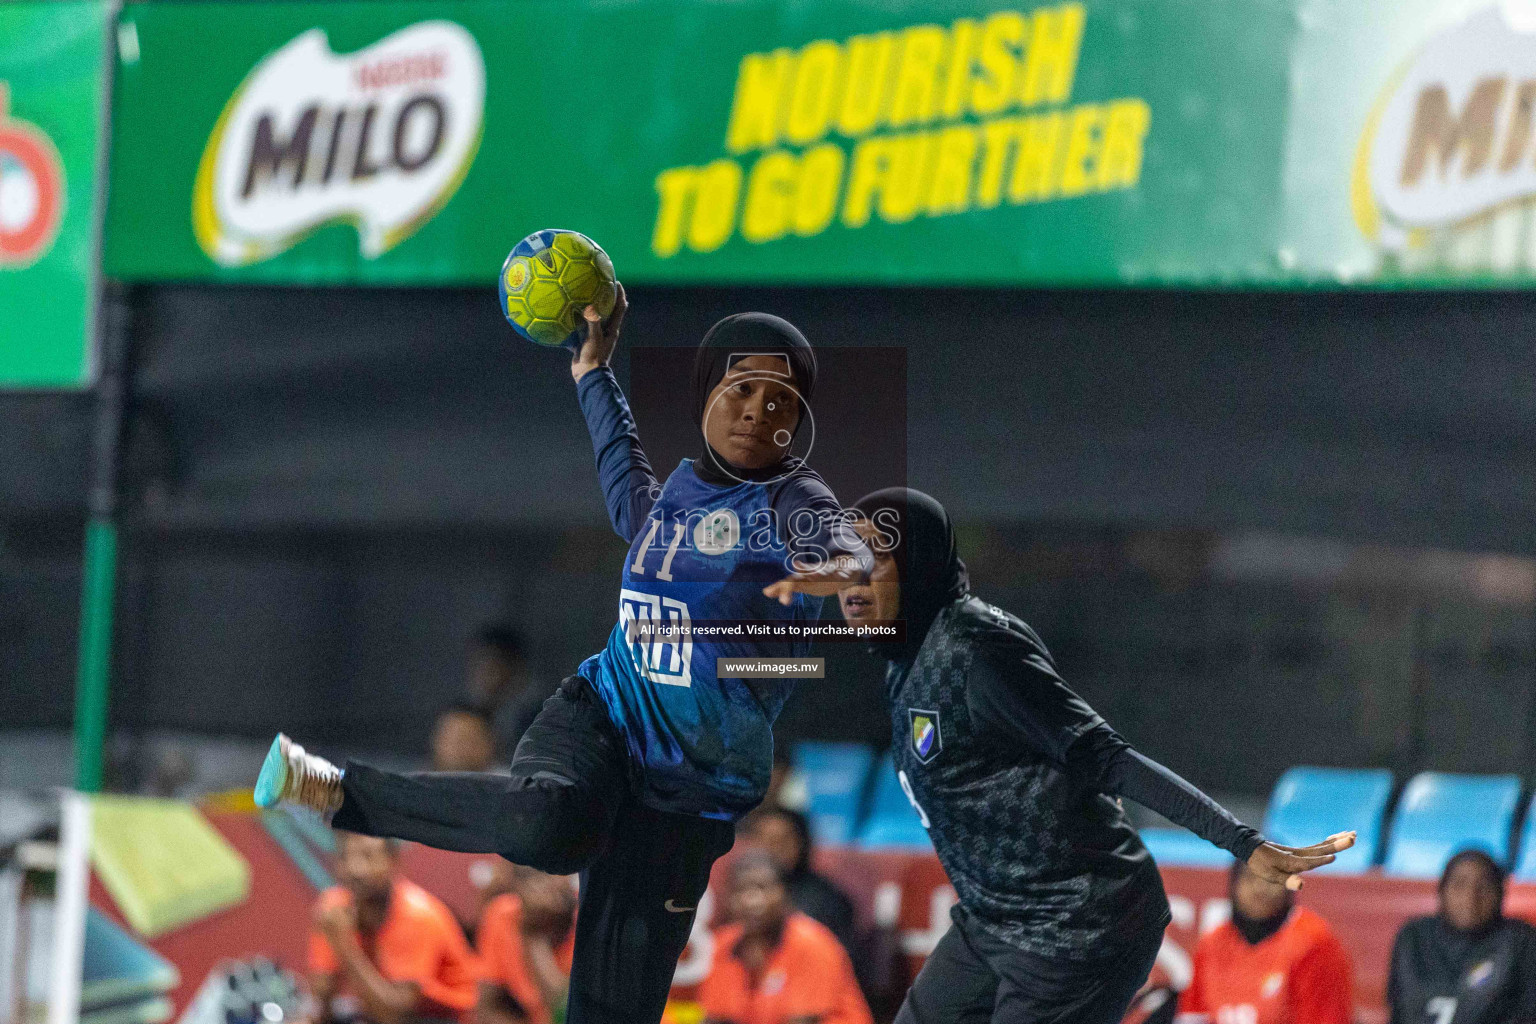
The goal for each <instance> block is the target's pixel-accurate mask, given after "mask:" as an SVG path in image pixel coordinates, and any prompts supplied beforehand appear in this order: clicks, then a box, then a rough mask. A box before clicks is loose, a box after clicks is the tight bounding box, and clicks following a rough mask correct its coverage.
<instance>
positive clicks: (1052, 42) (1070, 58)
mask: <svg viewBox="0 0 1536 1024" xmlns="http://www.w3.org/2000/svg"><path fill="white" fill-rule="evenodd" d="M1087 18H1088V12H1087V11H1085V10H1084V9H1083V5H1082V4H1062V5H1061V6H1060V7H1055V8H1052V7H1043V8H1041V9H1040V10H1038V11H1036V12H1035V14H1034V18H1033V19H1032V21H1031V24H1030V32H1029V52H1028V53H1027V54H1026V55H1025V59H1024V74H1023V75H1022V76H1021V77H1022V78H1023V83H1022V88H1021V89H1020V92H1019V99H1020V100H1021V101H1022V102H1023V104H1024V105H1025V106H1026V107H1032V106H1035V105H1036V104H1038V103H1065V102H1066V101H1067V99H1068V97H1070V96H1071V95H1072V80H1073V79H1074V78H1075V77H1076V76H1077V56H1078V54H1079V53H1080V52H1081V51H1082V47H1083V23H1084V22H1085V21H1086V20H1087Z"/></svg>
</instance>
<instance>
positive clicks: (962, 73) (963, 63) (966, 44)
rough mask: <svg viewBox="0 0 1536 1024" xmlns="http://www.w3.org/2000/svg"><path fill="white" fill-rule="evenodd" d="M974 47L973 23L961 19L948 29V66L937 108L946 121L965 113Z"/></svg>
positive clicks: (974, 26)
mask: <svg viewBox="0 0 1536 1024" xmlns="http://www.w3.org/2000/svg"><path fill="white" fill-rule="evenodd" d="M975 47H976V22H975V21H973V20H972V19H970V18H961V19H960V20H958V21H956V22H955V23H954V24H953V25H951V26H950V27H949V64H948V66H947V68H946V69H945V80H944V101H943V103H941V104H940V106H939V113H940V115H941V116H942V117H943V118H944V119H945V120H946V121H948V120H952V119H953V118H956V117H959V116H960V115H961V114H963V113H965V101H966V99H967V94H968V93H969V91H970V85H971V58H972V56H973V51H974V49H975Z"/></svg>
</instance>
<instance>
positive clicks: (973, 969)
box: [770, 488, 1354, 1024]
mask: <svg viewBox="0 0 1536 1024" xmlns="http://www.w3.org/2000/svg"><path fill="white" fill-rule="evenodd" d="M855 510H856V512H857V513H858V515H859V517H860V520H859V528H860V532H861V533H862V535H863V536H864V537H865V540H866V542H867V543H868V544H869V545H870V547H871V548H872V549H874V550H875V552H876V565H875V568H874V570H873V571H872V572H871V573H870V576H869V582H868V583H864V584H858V585H844V586H843V587H842V588H841V589H840V591H839V599H840V602H841V604H842V609H843V615H844V617H845V618H846V619H848V620H849V621H850V622H852V623H874V622H894V621H901V622H903V623H904V624H905V639H904V640H903V641H901V642H900V643H896V644H893V645H890V646H888V647H886V648H885V649H883V650H882V651H881V653H882V654H883V655H884V656H885V657H886V659H887V669H886V691H887V698H888V700H889V703H890V713H891V726H892V733H893V736H894V746H893V750H892V754H893V758H894V760H895V767H896V768H897V769H898V775H899V776H900V779H901V783H902V788H903V789H904V790H906V792H907V795H908V796H909V797H910V798H911V800H912V804H913V806H914V807H915V808H916V809H917V813H918V816H919V817H920V818H921V819H922V822H923V825H924V826H925V827H926V828H927V829H928V834H929V837H930V838H931V839H932V840H933V844H934V848H935V849H936V850H937V851H938V855H939V859H940V861H942V862H943V865H944V870H945V872H946V873H947V874H948V875H949V879H950V882H951V883H952V884H953V885H954V887H955V892H956V893H957V894H958V896H959V904H958V905H957V906H956V907H955V909H954V912H953V921H954V925H953V927H951V928H950V930H949V931H948V932H947V933H946V934H945V936H944V938H943V939H942V940H940V942H939V944H938V947H937V948H936V949H935V950H934V952H933V954H932V956H930V957H929V959H928V962H927V964H926V965H925V966H924V967H923V970H922V972H921V973H920V974H919V975H918V977H917V980H916V982H915V983H914V984H913V986H912V990H911V992H909V993H908V995H907V999H906V1002H905V1003H904V1004H903V1006H902V1009H901V1013H900V1014H899V1015H898V1017H897V1022H898V1024H955V1022H966V1024H976V1022H982V1021H992V1022H997V1024H1004V1022H1006V1024H1025V1022H1034V1021H1052V1022H1057V1024H1090V1022H1091V1024H1099V1022H1104V1024H1114V1022H1118V1021H1119V1020H1120V1018H1121V1016H1122V1015H1123V1014H1124V1013H1125V1010H1126V1007H1127V1005H1128V1004H1129V1003H1130V1001H1131V998H1132V996H1133V995H1134V994H1135V992H1136V990H1137V989H1138V988H1139V987H1140V986H1141V985H1142V984H1143V983H1144V982H1145V981H1146V978H1147V974H1148V972H1149V971H1150V970H1151V967H1152V962H1153V960H1154V959H1155V957H1156V955H1157V950H1158V947H1159V945H1160V944H1161V941H1162V934H1163V929H1164V928H1165V927H1166V925H1167V924H1168V920H1169V915H1168V900H1167V897H1166V896H1165V895H1164V893H1163V886H1162V881H1161V879H1160V876H1159V875H1158V872H1157V867H1156V865H1155V864H1154V863H1153V862H1152V858H1151V857H1150V856H1149V855H1148V853H1147V850H1146V847H1144V846H1143V845H1142V843H1141V840H1140V839H1139V838H1138V837H1137V835H1136V832H1135V830H1134V829H1132V828H1131V827H1130V825H1129V824H1128V823H1127V821H1126V818H1125V814H1124V811H1123V810H1122V808H1121V807H1120V804H1119V801H1118V800H1117V799H1116V797H1117V796H1126V797H1130V798H1131V799H1132V800H1135V801H1136V802H1137V803H1140V804H1142V805H1143V806H1146V807H1149V808H1151V809H1152V810H1154V811H1157V812H1158V813H1159V814H1162V815H1163V816H1165V817H1167V818H1169V819H1170V820H1172V821H1174V822H1176V823H1178V824H1180V825H1183V826H1185V827H1186V828H1188V829H1190V830H1191V831H1193V832H1195V833H1196V834H1197V835H1199V836H1201V837H1203V838H1205V839H1208V840H1210V841H1211V842H1212V843H1215V844H1216V845H1217V846H1220V847H1221V848H1222V849H1225V850H1227V851H1228V852H1230V853H1231V854H1232V855H1233V856H1235V857H1237V858H1238V859H1239V860H1242V861H1244V862H1246V863H1247V864H1248V865H1249V867H1250V868H1252V870H1253V871H1254V872H1255V873H1256V874H1258V875H1259V876H1260V877H1262V878H1265V879H1268V880H1270V881H1272V882H1275V883H1278V884H1284V885H1287V886H1288V887H1289V888H1292V889H1295V888H1299V887H1300V884H1301V878H1300V873H1301V872H1303V871H1306V870H1308V869H1311V868H1315V867H1320V866H1322V865H1324V864H1327V863H1329V862H1330V861H1332V860H1333V857H1334V854H1335V853H1336V852H1337V851H1340V850H1344V849H1347V848H1348V847H1349V846H1351V845H1353V843H1354V835H1353V833H1341V834H1339V835H1337V836H1333V837H1330V838H1329V839H1327V840H1325V841H1323V842H1321V843H1318V844H1317V845H1315V846H1310V847H1306V848H1303V849H1291V848H1288V847H1283V846H1277V845H1275V844H1273V843H1269V842H1266V841H1265V839H1264V837H1263V836H1261V835H1260V834H1259V833H1258V832H1257V831H1255V830H1254V829H1252V828H1250V827H1249V826H1247V825H1244V824H1243V823H1242V822H1240V821H1238V820H1237V819H1236V818H1234V817H1233V816H1232V815H1231V814H1228V813H1227V812H1226V811H1225V810H1223V809H1222V808H1221V807H1220V806H1218V805H1217V804H1216V803H1215V802H1214V801H1212V800H1211V799H1210V798H1209V797H1207V796H1206V795H1205V794H1204V793H1201V792H1200V791H1199V790H1198V789H1196V788H1195V787H1193V786H1191V785H1190V784H1189V783H1187V782H1185V781H1184V780H1183V779H1181V778H1179V777H1178V776H1177V775H1175V774H1174V773H1173V772H1170V771H1169V770H1168V769H1166V768H1164V767H1163V766H1161V765H1159V764H1157V763H1156V762H1154V761H1152V760H1150V759H1148V758H1147V757H1144V756H1143V755H1142V754H1140V753H1138V752H1137V751H1135V750H1134V749H1132V748H1131V746H1130V744H1128V743H1127V742H1126V741H1125V740H1124V739H1122V738H1121V737H1120V736H1119V735H1118V734H1117V733H1116V732H1115V731H1114V730H1113V729H1111V728H1110V727H1109V725H1108V724H1106V723H1105V721H1104V720H1103V719H1102V718H1100V717H1099V716H1098V715H1097V714H1095V713H1094V711H1093V709H1092V708H1091V707H1089V706H1088V705H1087V704H1086V703H1085V702H1084V701H1083V700H1082V698H1080V697H1078V696H1077V694H1075V693H1073V692H1072V690H1071V689H1069V688H1068V687H1067V684H1066V683H1065V682H1063V681H1062V679H1061V677H1060V676H1059V675H1057V673H1056V669H1055V666H1054V664H1053V663H1052V661H1051V655H1050V653H1049V652H1048V651H1047V650H1046V648H1045V645H1044V644H1043V643H1041V641H1040V638H1039V637H1038V636H1036V635H1035V632H1034V631H1033V630H1032V629H1030V628H1029V626H1027V625H1025V624H1024V623H1023V622H1022V621H1020V620H1019V619H1018V618H1017V617H1015V616H1013V615H1010V614H1009V613H1008V612H1005V611H1003V610H1002V609H1001V608H998V607H997V606H995V605H991V604H988V603H987V602H986V601H984V600H982V599H980V598H978V597H976V596H974V595H972V594H971V592H970V584H969V580H968V578H967V575H966V570H965V563H963V562H962V561H961V560H960V556H959V553H958V551H957V549H956V545H955V535H954V529H953V527H952V526H951V524H950V521H949V517H948V515H947V514H946V513H945V511H944V509H943V507H942V506H940V505H939V503H938V502H936V501H934V500H933V499H932V498H930V497H928V496H927V495H926V494H923V493H921V492H919V491H913V490H907V489H904V488H891V489H889V490H885V491H878V492H876V493H874V494H871V495H869V496H867V497H865V498H864V499H862V500H861V501H860V502H859V503H858V504H857V505H856V506H855ZM772 589H773V588H770V590H772ZM781 589H782V588H781Z"/></svg>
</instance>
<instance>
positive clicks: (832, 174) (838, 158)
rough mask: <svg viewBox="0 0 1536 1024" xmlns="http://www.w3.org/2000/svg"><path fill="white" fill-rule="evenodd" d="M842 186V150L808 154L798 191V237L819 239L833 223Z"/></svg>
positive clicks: (820, 149) (831, 148)
mask: <svg viewBox="0 0 1536 1024" xmlns="http://www.w3.org/2000/svg"><path fill="white" fill-rule="evenodd" d="M842 185H843V150H842V148H841V147H840V146H835V145H833V144H832V143H830V142H829V143H826V144H825V145H821V146H817V147H816V148H814V149H808V150H806V151H805V155H804V156H802V157H801V158H800V183H799V187H798V188H797V189H796V190H795V213H794V226H795V234H797V235H800V236H801V237H805V236H807V235H819V234H821V232H823V231H825V230H826V229H827V225H828V224H831V223H832V214H833V213H834V212H836V210H837V193H838V190H839V189H840V188H842Z"/></svg>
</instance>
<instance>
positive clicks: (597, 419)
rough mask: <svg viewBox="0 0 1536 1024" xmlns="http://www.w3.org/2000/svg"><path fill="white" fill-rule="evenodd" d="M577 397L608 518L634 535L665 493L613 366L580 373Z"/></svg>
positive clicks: (619, 529) (620, 531) (620, 529)
mask: <svg viewBox="0 0 1536 1024" xmlns="http://www.w3.org/2000/svg"><path fill="white" fill-rule="evenodd" d="M576 400H577V402H579V403H580V404H581V414H582V416H583V417H584V418H585V419H586V421H587V432H588V433H589V434H591V435H592V452H593V454H595V455H596V456H597V479H598V483H599V484H600V485H601V486H602V489H603V501H604V503H605V504H606V505H607V506H608V519H609V521H610V522H612V523H613V529H614V532H616V533H617V534H618V535H619V536H620V537H623V538H624V539H625V540H627V541H631V540H634V539H635V531H636V530H638V529H639V527H640V524H641V523H643V522H645V517H646V516H647V515H649V514H650V511H651V506H652V505H653V504H655V502H656V497H657V495H659V494H660V493H661V483H660V481H658V480H657V479H656V474H655V472H653V471H652V469H651V463H650V460H649V459H647V458H646V457H645V449H644V448H643V447H641V445H640V432H639V431H638V430H636V429H635V417H634V416H633V415H632V414H631V413H630V411H629V402H628V401H627V400H626V399H625V398H624V391H623V389H621V388H620V387H619V381H618V378H617V377H615V376H614V375H613V370H611V369H609V368H608V367H606V366H599V367H598V368H597V369H595V370H588V371H587V372H586V373H584V374H582V375H581V379H580V380H578V381H577V382H576Z"/></svg>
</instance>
